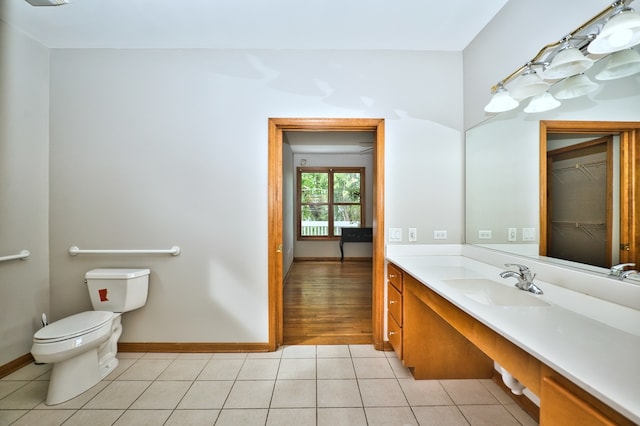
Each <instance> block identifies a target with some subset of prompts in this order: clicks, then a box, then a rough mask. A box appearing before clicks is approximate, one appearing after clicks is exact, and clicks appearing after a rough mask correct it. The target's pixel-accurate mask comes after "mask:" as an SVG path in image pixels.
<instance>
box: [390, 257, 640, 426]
mask: <svg viewBox="0 0 640 426" xmlns="http://www.w3.org/2000/svg"><path fill="white" fill-rule="evenodd" d="M387 259H388V260H389V261H390V262H393V263H394V264H396V265H397V266H399V267H400V268H402V269H403V270H404V271H405V272H407V273H409V274H410V275H411V276H413V277H414V278H415V279H417V280H418V281H420V282H421V283H423V284H425V285H427V286H428V287H429V288H431V289H432V290H434V291H435V292H437V293H438V294H440V295H441V296H443V297H444V298H445V299H447V300H449V301H450V302H451V303H453V304H454V305H456V306H457V307H458V308H460V309H461V310H463V311H464V312H466V313H468V314H469V315H471V316H472V317H474V318H475V319H477V320H479V321H480V322H482V323H483V324H485V325H486V326H488V327H489V328H491V329H492V330H494V331H495V332H497V333H499V334H500V335H502V336H504V337H505V338H507V339H508V340H510V341H511V342H512V343H514V344H515V345H517V346H519V347H520V348H522V349H524V350H525V351H527V352H528V353H530V354H531V355H533V356H535V357H536V358H538V359H539V360H540V361H542V362H544V363H545V364H547V365H548V366H550V367H552V368H553V369H554V370H556V371H558V372H559V373H561V374H563V375H564V376H565V377H567V378H568V379H570V380H571V381H572V382H574V383H575V384H576V385H578V386H579V387H581V388H582V389H584V390H586V391H587V392H589V393H590V394H592V395H594V396H596V397H597V398H598V399H600V400H601V401H603V402H604V403H606V404H608V405H610V406H611V407H612V408H614V409H615V410H616V411H618V412H620V413H621V414H623V415H625V416H626V417H628V418H629V419H631V420H632V421H634V422H636V423H640V335H638V333H633V331H634V330H637V327H638V324H640V312H638V311H635V310H630V309H629V308H625V307H622V306H619V305H615V304H612V303H609V302H606V301H602V302H601V303H600V302H599V301H598V300H597V299H595V302H594V298H590V297H589V296H586V295H583V294H580V293H576V292H572V291H569V290H566V289H563V288H559V287H557V286H554V285H552V284H550V283H545V282H541V281H538V280H535V281H534V282H535V283H536V284H537V285H538V286H539V287H540V288H542V290H543V291H544V292H545V293H544V294H543V295H542V296H535V297H540V298H542V299H544V300H545V301H547V302H548V303H550V305H549V306H542V307H538V306H535V307H534V306H497V305H485V304H481V303H478V302H476V301H474V300H472V299H471V298H469V297H466V296H464V294H463V292H462V291H461V290H458V289H456V288H453V287H452V286H450V285H448V284H447V283H446V282H444V280H450V279H460V278H485V279H487V278H488V279H491V280H494V281H496V282H498V283H501V284H504V285H507V286H511V285H513V284H515V282H516V281H515V279H513V278H508V279H502V278H500V277H499V276H498V272H500V271H502V270H504V269H498V268H496V267H494V266H492V265H488V264H485V263H481V262H478V261H475V260H473V259H469V258H466V257H463V256H428V255H427V256H424V255H418V256H411V255H388V256H387ZM532 272H535V270H533V271H532ZM580 307H582V309H577V308H580ZM600 308H601V309H602V312H603V313H602V315H600V316H596V317H597V318H598V320H596V319H594V318H593V315H589V312H595V310H599V309H600ZM579 312H582V313H579ZM618 313H619V315H617V314H618ZM616 317H619V318H622V319H623V320H624V321H629V320H631V321H634V324H632V325H631V328H629V327H617V326H616V324H615V318H616ZM603 318H605V319H611V320H610V321H604V322H603V321H602V319H603ZM625 330H626V331H625ZM516 378H517V377H516Z"/></svg>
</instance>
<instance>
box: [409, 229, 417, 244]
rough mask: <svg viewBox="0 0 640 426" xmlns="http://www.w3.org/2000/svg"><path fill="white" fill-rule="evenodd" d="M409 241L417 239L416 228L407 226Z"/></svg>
mask: <svg viewBox="0 0 640 426" xmlns="http://www.w3.org/2000/svg"><path fill="white" fill-rule="evenodd" d="M409 241H418V229H416V228H409Z"/></svg>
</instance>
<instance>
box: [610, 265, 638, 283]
mask: <svg viewBox="0 0 640 426" xmlns="http://www.w3.org/2000/svg"><path fill="white" fill-rule="evenodd" d="M627 266H636V264H635V263H621V264H619V265H614V266H612V267H611V269H610V270H609V276H610V277H615V278H618V279H620V280H621V279H623V278H627V277H628V276H629V275H632V274H633V273H636V274H637V273H638V271H633V270H626V268H627Z"/></svg>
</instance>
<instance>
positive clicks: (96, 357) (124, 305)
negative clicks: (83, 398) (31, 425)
mask: <svg viewBox="0 0 640 426" xmlns="http://www.w3.org/2000/svg"><path fill="white" fill-rule="evenodd" d="M148 276H149V270H148V269H94V270H92V271H89V272H88V273H87V275H86V277H87V286H88V288H89V292H90V295H91V301H92V304H93V307H94V309H100V308H103V309H105V310H94V311H86V312H81V313H78V314H75V315H71V316H69V317H66V318H63V319H61V320H58V321H55V322H53V323H51V324H49V325H47V326H45V327H43V328H41V329H40V330H38V331H37V332H36V333H35V334H34V336H33V346H32V348H31V354H32V355H33V358H34V359H35V360H36V362H38V363H44V364H53V368H52V370H51V377H50V379H49V390H48V392H47V398H46V400H45V404H46V405H55V404H60V403H62V402H64V401H67V400H69V399H71V398H74V397H76V396H78V395H80V394H81V393H82V392H84V391H86V390H88V389H89V388H91V387H93V386H94V385H96V384H97V383H98V382H99V381H100V380H102V379H103V378H105V377H106V376H107V375H109V373H111V372H112V371H113V370H114V369H115V368H116V367H117V366H118V359H117V358H116V354H117V351H118V339H119V338H120V335H121V334H122V325H121V312H127V311H130V310H133V309H137V308H139V307H141V306H143V305H144V304H145V303H146V298H147V289H148ZM112 309H113V310H112Z"/></svg>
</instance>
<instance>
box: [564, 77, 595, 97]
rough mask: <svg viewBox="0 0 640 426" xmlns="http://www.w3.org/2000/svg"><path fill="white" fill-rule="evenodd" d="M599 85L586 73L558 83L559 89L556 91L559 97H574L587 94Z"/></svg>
mask: <svg viewBox="0 0 640 426" xmlns="http://www.w3.org/2000/svg"><path fill="white" fill-rule="evenodd" d="M598 87H599V85H598V83H594V82H593V81H591V80H589V77H587V76H586V75H584V74H578V75H574V76H571V77H569V78H567V79H566V80H563V81H561V82H560V83H558V88H559V90H558V91H557V92H556V98H558V99H573V98H579V97H580V96H584V95H587V94H589V93H591V92H593V91H594V90H596V89H597V88H598Z"/></svg>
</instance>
